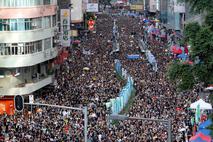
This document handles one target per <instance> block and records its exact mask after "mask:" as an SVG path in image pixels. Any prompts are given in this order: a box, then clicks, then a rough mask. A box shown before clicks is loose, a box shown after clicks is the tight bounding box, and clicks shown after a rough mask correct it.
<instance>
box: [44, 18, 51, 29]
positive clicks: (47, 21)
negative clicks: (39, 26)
mask: <svg viewBox="0 0 213 142" xmlns="http://www.w3.org/2000/svg"><path fill="white" fill-rule="evenodd" d="M43 21H44V28H50V27H51V19H50V16H46V17H44V18H43Z"/></svg>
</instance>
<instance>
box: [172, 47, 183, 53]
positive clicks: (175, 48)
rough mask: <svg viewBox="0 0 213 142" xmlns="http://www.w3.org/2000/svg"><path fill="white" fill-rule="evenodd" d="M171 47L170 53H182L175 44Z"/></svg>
mask: <svg viewBox="0 0 213 142" xmlns="http://www.w3.org/2000/svg"><path fill="white" fill-rule="evenodd" d="M171 49H172V53H174V54H182V50H181V49H180V48H179V47H177V46H175V45H174V46H172V47H171Z"/></svg>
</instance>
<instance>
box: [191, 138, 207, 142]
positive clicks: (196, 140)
mask: <svg viewBox="0 0 213 142" xmlns="http://www.w3.org/2000/svg"><path fill="white" fill-rule="evenodd" d="M189 142H211V141H205V140H202V139H201V138H197V139H195V140H191V141H189Z"/></svg>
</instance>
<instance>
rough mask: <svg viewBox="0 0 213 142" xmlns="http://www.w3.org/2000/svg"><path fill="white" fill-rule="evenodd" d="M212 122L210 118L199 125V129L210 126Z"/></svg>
mask: <svg viewBox="0 0 213 142" xmlns="http://www.w3.org/2000/svg"><path fill="white" fill-rule="evenodd" d="M211 124H212V121H211V120H210V119H208V120H206V121H205V122H203V123H201V124H200V125H199V130H200V129H205V128H206V127H208V126H210V125H211Z"/></svg>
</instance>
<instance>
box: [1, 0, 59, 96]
mask: <svg viewBox="0 0 213 142" xmlns="http://www.w3.org/2000/svg"><path fill="white" fill-rule="evenodd" d="M56 14H57V0H1V1H0V96H1V97H2V96H15V95H27V94H32V93H33V92H34V91H36V90H39V89H40V88H42V87H44V86H46V85H49V84H50V83H52V82H53V72H54V59H55V58H56V57H57V55H58V48H57V47H58V42H59V41H58V40H57V39H58V37H57V36H58V35H57V33H58V28H57V15H56Z"/></svg>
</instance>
